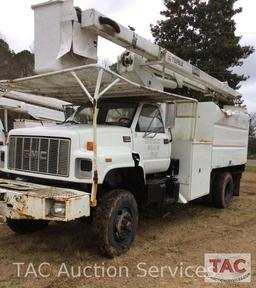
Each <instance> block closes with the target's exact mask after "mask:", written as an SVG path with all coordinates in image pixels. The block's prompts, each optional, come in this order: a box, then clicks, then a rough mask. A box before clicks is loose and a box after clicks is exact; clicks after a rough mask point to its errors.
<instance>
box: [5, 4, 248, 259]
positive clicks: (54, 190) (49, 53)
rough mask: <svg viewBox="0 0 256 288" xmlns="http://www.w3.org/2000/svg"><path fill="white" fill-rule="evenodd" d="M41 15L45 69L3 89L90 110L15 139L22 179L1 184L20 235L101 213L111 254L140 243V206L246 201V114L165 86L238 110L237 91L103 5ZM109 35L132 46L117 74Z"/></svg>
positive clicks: (38, 28)
mask: <svg viewBox="0 0 256 288" xmlns="http://www.w3.org/2000/svg"><path fill="white" fill-rule="evenodd" d="M33 9H34V12H35V70H36V71H37V73H40V74H38V75H36V76H32V77H27V78H22V79H16V80H12V81H9V80H6V81H1V82H0V87H1V88H2V89H5V90H6V91H11V90H15V91H20V92H25V93H33V94H34V95H35V98H36V97H37V96H36V95H47V96H50V97H54V98H58V99H61V100H64V101H68V102H72V103H73V104H74V105H77V106H78V108H77V109H76V111H75V112H74V113H73V114H72V115H71V116H70V117H68V118H67V119H66V121H65V122H64V123H63V124H62V125H57V126H56V127H50V128H47V129H46V128H44V127H40V128H38V127H37V128H33V129H19V130H13V131H11V132H10V134H9V138H8V146H7V147H6V150H5V157H6V159H7V161H5V163H2V164H1V165H4V167H3V171H5V172H6V175H7V174H8V175H9V174H12V175H13V176H16V177H18V178H19V180H17V179H16V180H10V179H7V178H3V179H0V214H1V215H2V216H3V217H5V219H6V222H7V225H8V226H9V227H10V228H11V229H12V230H13V231H15V232H16V233H31V232H35V231H38V230H40V229H43V228H45V227H46V226H47V224H48V223H49V221H64V222H69V221H72V220H75V219H79V218H83V217H85V218H89V217H90V218H91V223H92V225H93V231H94V233H95V237H96V238H97V243H98V245H99V247H100V249H101V250H102V251H103V253H104V254H105V255H107V256H108V257H114V256H118V255H121V254H122V253H125V252H126V251H127V250H128V249H129V248H130V246H131V245H132V243H133V241H134V238H135V235H136V229H137V226H138V211H139V208H140V207H144V206H148V205H153V204H154V205H155V204H157V205H159V206H161V205H164V204H165V203H177V202H179V203H183V204H186V203H188V202H190V201H192V200H194V199H197V198H202V197H207V198H208V199H209V201H211V203H212V205H214V206H216V207H219V208H225V207H227V206H228V205H229V204H230V203H231V200H232V199H233V197H235V196H238V195H239V187H240V178H241V175H242V173H243V171H244V167H245V163H246V161H247V139H248V125H249V117H248V115H247V114H246V113H245V111H244V109H243V108H241V107H239V106H237V105H229V106H224V107H223V108H222V109H220V108H219V106H217V105H216V104H215V103H214V102H198V101H197V100H196V99H193V98H189V97H184V96H182V95H178V94H177V93H168V92H166V91H165V88H166V87H167V88H171V89H172V91H173V90H174V91H175V89H176V88H182V87H188V88H190V89H194V90H196V91H200V92H201V93H203V94H204V95H206V96H209V95H210V96H212V97H213V99H226V100H227V101H228V102H232V103H236V102H239V100H240V98H241V95H240V94H239V93H238V92H237V91H235V90H233V89H232V88H230V87H229V86H228V85H227V84H226V83H222V82H220V81H218V80H217V79H215V78H213V77H211V76H210V75H208V74H206V73H205V72H203V71H201V70H199V69H198V68H196V67H194V66H193V65H191V64H190V63H188V62H186V61H184V60H182V59H180V58H179V57H177V56H175V55H173V54H172V53H171V52H168V51H166V50H164V49H162V48H161V47H159V46H158V45H156V44H154V43H151V42H150V41H149V40H147V39H144V38H143V37H141V36H139V35H137V34H136V33H135V32H134V31H131V30H130V29H128V28H126V27H124V26H122V25H120V24H119V23H117V22H116V21H114V20H113V19H110V18H109V17H106V16H105V15H102V14H101V13H99V12H97V11H95V10H94V9H89V10H85V11H81V10H80V9H78V8H74V6H73V1H72V0H66V1H65V0H54V1H48V2H44V3H40V4H38V5H35V6H33ZM99 36H101V37H104V38H106V39H108V40H110V41H112V42H113V43H115V44H118V45H120V46H122V47H124V48H126V49H127V50H126V51H125V52H124V53H123V54H122V55H121V56H120V57H119V58H118V62H117V73H116V72H113V71H110V70H109V69H105V68H102V67H100V66H98V65H97V64H96V61H97V40H98V37H99ZM22 179H24V180H25V181H22ZM170 225H171V224H170Z"/></svg>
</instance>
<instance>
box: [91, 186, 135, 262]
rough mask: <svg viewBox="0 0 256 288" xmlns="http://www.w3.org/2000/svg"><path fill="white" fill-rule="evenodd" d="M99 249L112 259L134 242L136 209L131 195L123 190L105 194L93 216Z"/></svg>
mask: <svg viewBox="0 0 256 288" xmlns="http://www.w3.org/2000/svg"><path fill="white" fill-rule="evenodd" d="M92 224H93V226H94V231H95V236H96V237H97V240H98V244H99V248H100V249H101V251H102V252H103V253H104V254H105V255H106V256H108V257H110V258H113V257H115V256H119V255H121V254H123V253H125V252H126V251H127V250H128V249H129V248H130V246H131V244H132V243H133V241H134V238H135V234H136V230H137V226H138V208H137V203H136V200H135V198H134V196H133V194H132V193H130V192H129V191H125V190H119V189H116V190H112V191H110V192H107V193H106V194H105V195H104V196H103V197H102V199H101V200H100V202H99V205H98V206H97V207H96V210H95V214H94V216H93V222H92Z"/></svg>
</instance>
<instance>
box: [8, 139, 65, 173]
mask: <svg viewBox="0 0 256 288" xmlns="http://www.w3.org/2000/svg"><path fill="white" fill-rule="evenodd" d="M69 155H70V140H69V139H58V138H45V137H29V136H10V139H9V155H8V156H9V157H8V159H9V160H8V168H9V169H11V170H18V171H26V172H32V173H41V174H49V175H57V176H65V177H68V176H69Z"/></svg>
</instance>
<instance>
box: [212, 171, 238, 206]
mask: <svg viewBox="0 0 256 288" xmlns="http://www.w3.org/2000/svg"><path fill="white" fill-rule="evenodd" d="M233 195H234V183H233V177H232V175H231V173H229V172H223V173H221V174H219V175H217V176H215V179H214V182H213V191H212V200H213V204H214V206H215V207H217V208H226V207H227V206H228V205H229V204H230V202H231V201H232V199H233Z"/></svg>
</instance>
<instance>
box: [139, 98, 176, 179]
mask: <svg viewBox="0 0 256 288" xmlns="http://www.w3.org/2000/svg"><path fill="white" fill-rule="evenodd" d="M170 140H171V136H170V133H169V132H166V131H165V127H164V124H163V119H162V115H161V112H160V109H159V107H158V106H157V105H151V104H144V105H143V107H142V109H141V112H140V115H139V117H138V120H137V123H136V126H135V130H134V135H133V150H134V152H136V153H139V154H140V156H141V158H143V159H141V160H142V161H143V163H144V168H145V172H146V174H151V173H158V172H165V171H166V170H167V169H168V167H169V165H170V158H171V155H170V154H171V144H170V142H171V141H170Z"/></svg>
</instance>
